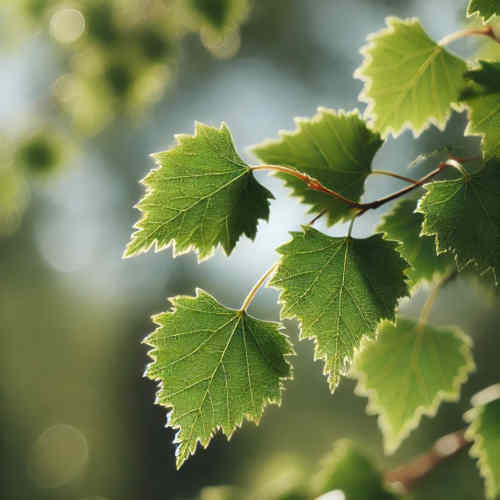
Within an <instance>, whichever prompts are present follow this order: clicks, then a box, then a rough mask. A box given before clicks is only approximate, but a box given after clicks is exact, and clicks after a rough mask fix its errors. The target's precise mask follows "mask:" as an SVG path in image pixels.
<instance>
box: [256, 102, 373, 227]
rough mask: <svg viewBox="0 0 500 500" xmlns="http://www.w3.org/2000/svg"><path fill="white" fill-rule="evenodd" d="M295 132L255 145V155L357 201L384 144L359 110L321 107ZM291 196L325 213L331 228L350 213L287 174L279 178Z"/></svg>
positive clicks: (342, 204) (346, 206) (299, 125)
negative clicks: (289, 168) (304, 175)
mask: <svg viewBox="0 0 500 500" xmlns="http://www.w3.org/2000/svg"><path fill="white" fill-rule="evenodd" d="M296 123H297V130H296V131H295V132H280V136H281V138H280V139H279V140H277V141H267V142H264V143H263V144H260V145H258V146H255V147H254V148H253V153H255V155H256V156H257V157H258V158H259V159H260V160H262V161H263V162H266V163H270V164H275V165H282V166H288V167H292V168H294V169H296V170H298V171H300V172H303V173H305V174H307V175H310V176H311V177H314V178H315V179H317V180H319V181H320V182H321V183H322V184H323V185H324V186H325V187H327V188H330V189H333V190H334V191H336V192H338V193H340V194H341V195H343V196H345V197H346V198H349V199H351V200H353V201H358V200H359V199H360V198H361V195H362V194H363V190H364V184H365V180H366V178H367V177H368V175H369V174H370V171H371V163H372V160H373V157H374V156H375V153H376V152H377V151H378V150H379V148H380V146H381V145H382V140H381V139H380V136H379V135H378V134H376V133H374V132H372V131H371V130H369V129H368V128H367V127H366V124H365V122H364V121H363V120H362V119H361V118H360V117H359V112H358V111H357V110H355V111H351V112H349V113H345V112H344V111H342V110H341V111H339V112H338V113H337V112H336V111H335V110H331V109H325V108H319V109H318V113H317V114H316V115H315V116H314V117H313V118H312V119H310V120H308V119H305V118H300V119H296ZM276 175H277V176H278V177H279V178H281V179H283V181H284V182H285V185H286V186H288V187H289V188H291V189H292V190H293V194H294V195H295V196H297V197H299V198H301V199H302V200H303V201H304V203H307V204H308V205H311V209H310V212H312V213H319V212H321V211H322V210H323V209H325V208H326V209H327V210H328V212H327V215H328V224H330V225H331V224H334V223H335V222H337V221H338V220H340V219H343V218H346V217H348V216H349V215H350V213H351V209H350V208H349V206H348V205H346V204H345V203H343V202H342V201H339V200H337V199H335V198H333V197H332V196H329V195H327V194H325V193H321V192H319V191H313V190H311V189H309V188H308V187H307V186H306V184H304V182H302V181H301V180H299V179H296V178H295V177H292V176H290V175H288V174H284V173H280V172H278V173H277V174H276Z"/></svg>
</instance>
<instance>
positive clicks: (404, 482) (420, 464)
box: [385, 430, 471, 492]
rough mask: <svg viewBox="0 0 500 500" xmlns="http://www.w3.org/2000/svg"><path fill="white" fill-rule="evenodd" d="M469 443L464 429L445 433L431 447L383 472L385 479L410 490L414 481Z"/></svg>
mask: <svg viewBox="0 0 500 500" xmlns="http://www.w3.org/2000/svg"><path fill="white" fill-rule="evenodd" d="M470 444H471V442H470V441H468V440H467V439H465V435H464V430H459V431H456V432H452V433H450V434H446V436H443V437H441V438H439V439H438V440H437V441H436V442H435V443H434V445H433V446H432V448H431V449H430V450H429V451H428V452H427V453H424V454H423V455H419V456H418V457H416V458H414V459H413V460H412V461H410V462H408V463H407V464H404V465H401V466H400V467H397V468H396V469H394V470H391V471H388V472H387V473H386V474H385V481H386V482H387V483H389V484H393V485H398V486H399V487H400V488H402V489H403V490H404V491H405V492H408V491H410V490H411V489H412V488H413V486H414V485H415V483H416V482H417V481H419V480H420V479H422V478H424V477H425V476H427V475H428V474H429V473H431V472H432V471H433V470H434V469H435V468H436V467H437V466H438V465H440V464H441V463H442V462H444V461H445V460H447V459H448V458H451V457H453V456H455V455H456V454H457V453H459V452H460V451H462V450H464V449H465V448H467V447H468V446H469V445H470Z"/></svg>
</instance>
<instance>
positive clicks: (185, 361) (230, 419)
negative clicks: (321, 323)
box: [145, 290, 293, 467]
mask: <svg viewBox="0 0 500 500" xmlns="http://www.w3.org/2000/svg"><path fill="white" fill-rule="evenodd" d="M171 302H172V304H173V306H174V310H173V311H172V312H167V313H162V314H159V315H157V316H155V317H154V318H153V319H154V321H155V323H156V324H157V325H158V328H157V329H156V330H155V331H154V332H153V333H152V334H151V335H149V336H148V337H146V339H145V343H147V344H148V345H150V346H152V347H153V349H152V350H151V351H150V352H149V355H150V357H151V358H152V360H153V361H152V362H151V363H150V364H149V365H148V367H147V369H146V375H147V377H149V378H150V379H152V380H158V381H160V382H161V384H160V389H159V391H158V394H157V403H158V404H161V405H163V406H166V407H169V408H172V410H171V412H170V413H169V418H168V425H169V426H170V427H173V428H175V429H179V430H178V432H177V434H176V437H175V442H176V443H178V447H177V466H178V467H180V466H181V465H182V464H183V463H184V461H185V460H186V459H187V458H188V457H189V456H190V455H191V454H193V453H194V452H195V450H196V446H197V443H198V442H200V443H201V445H202V446H204V447H206V446H207V445H208V443H209V442H210V440H211V438H212V436H213V434H214V433H215V431H216V430H217V429H219V428H220V429H222V431H223V433H224V434H225V435H226V436H229V437H230V436H231V435H232V433H233V432H234V430H235V429H236V428H237V427H238V426H240V425H241V424H242V422H243V419H244V418H248V419H249V420H253V421H255V422H258V421H259V420H260V417H261V415H262V412H263V408H264V406H265V405H266V404H268V403H275V404H280V402H281V391H282V383H283V381H284V379H286V378H288V377H289V376H290V366H289V364H288V362H287V361H286V356H288V355H290V354H292V353H293V350H292V348H291V345H290V344H289V342H288V340H287V338H286V337H285V336H284V335H283V334H281V333H280V324H279V323H272V322H266V321H260V320H257V319H255V318H252V317H251V316H249V315H248V314H246V313H245V312H242V311H236V310H232V309H228V308H226V307H224V306H222V305H220V304H219V303H218V302H217V301H216V300H215V299H214V298H213V297H212V296H211V295H209V294H208V293H206V292H204V291H203V290H198V291H197V295H196V297H185V296H180V297H175V298H174V299H171Z"/></svg>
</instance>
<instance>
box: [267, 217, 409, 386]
mask: <svg viewBox="0 0 500 500" xmlns="http://www.w3.org/2000/svg"><path fill="white" fill-rule="evenodd" d="M395 247H396V243H393V242H389V241H384V240H383V239H382V235H380V234H378V235H374V236H372V237H370V238H367V239H356V238H351V237H346V238H332V237H330V236H327V235H325V234H322V233H320V232H319V231H316V230H315V229H313V228H311V227H304V232H301V233H292V240H291V241H290V242H289V243H286V244H285V245H283V246H281V247H280V248H278V252H279V253H280V254H281V259H280V265H279V268H278V271H277V272H276V274H275V275H274V277H273V278H272V280H271V281H270V283H269V285H270V286H274V287H276V288H279V289H281V296H280V301H281V302H282V304H283V306H282V309H281V317H282V318H283V319H285V318H295V317H296V318H297V319H298V320H299V321H300V323H301V333H300V336H301V338H302V339H308V338H312V339H314V340H315V342H316V346H315V359H323V360H324V361H325V367H324V373H325V374H327V375H328V381H329V384H330V389H331V391H332V392H333V390H334V389H335V388H336V386H337V385H338V383H339V379H340V375H345V374H346V373H347V371H348V369H349V366H350V363H351V361H352V358H353V354H354V350H355V349H356V348H357V347H358V346H359V344H360V341H361V338H362V337H363V336H364V335H366V336H369V337H373V336H374V335H375V330H376V326H377V323H378V322H379V321H380V320H381V319H392V318H394V309H395V308H396V305H397V301H398V298H399V297H402V296H404V295H407V293H408V288H407V285H406V283H405V276H404V270H405V268H406V263H405V261H404V260H403V259H401V257H400V256H399V254H398V253H397V252H396V250H395ZM381 263H383V265H381Z"/></svg>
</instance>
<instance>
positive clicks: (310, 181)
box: [252, 159, 462, 221]
mask: <svg viewBox="0 0 500 500" xmlns="http://www.w3.org/2000/svg"><path fill="white" fill-rule="evenodd" d="M447 167H455V168H459V169H460V168H462V166H461V165H460V164H459V163H458V162H457V161H456V160H454V159H449V160H447V161H444V162H441V163H440V164H439V165H438V166H437V168H435V169H434V170H433V171H432V172H429V173H428V174H427V175H424V177H422V178H421V179H419V180H417V181H414V180H413V179H412V184H410V185H409V186H406V187H404V188H403V189H400V190H399V191H396V192H395V193H392V194H390V195H388V196H385V197H383V198H379V199H378V200H375V201H371V202H369V203H358V202H356V201H353V200H350V199H349V198H346V197H345V196H342V195H341V194H340V193H337V192H336V191H333V190H332V189H329V188H327V187H325V186H323V184H321V182H319V181H318V180H317V179H315V178H314V177H311V176H310V175H307V174H304V173H303V172H299V171H298V170H294V169H293V168H289V167H283V166H281V165H259V166H257V167H252V170H270V171H274V172H282V173H285V174H288V175H292V176H293V177H296V178H297V179H300V180H301V181H303V182H304V183H305V184H306V186H307V187H308V188H309V189H312V190H313V191H320V192H322V193H325V194H327V195H329V196H332V197H333V198H336V199H337V200H340V201H342V202H344V203H345V204H346V205H349V206H350V207H352V208H358V209H359V213H358V215H361V214H363V213H364V212H366V211H367V210H372V209H375V208H378V207H380V206H381V205H384V204H385V203H388V202H390V201H392V200H395V199H396V198H399V197H400V196H403V195H405V194H407V193H409V192H411V191H413V190H414V189H415V188H417V187H419V186H421V185H422V184H425V183H426V182H427V181H429V180H430V179H432V178H433V177H435V176H436V175H438V174H439V173H440V172H441V171H442V170H444V169H445V168H447ZM315 220H316V218H315V219H313V221H315Z"/></svg>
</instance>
